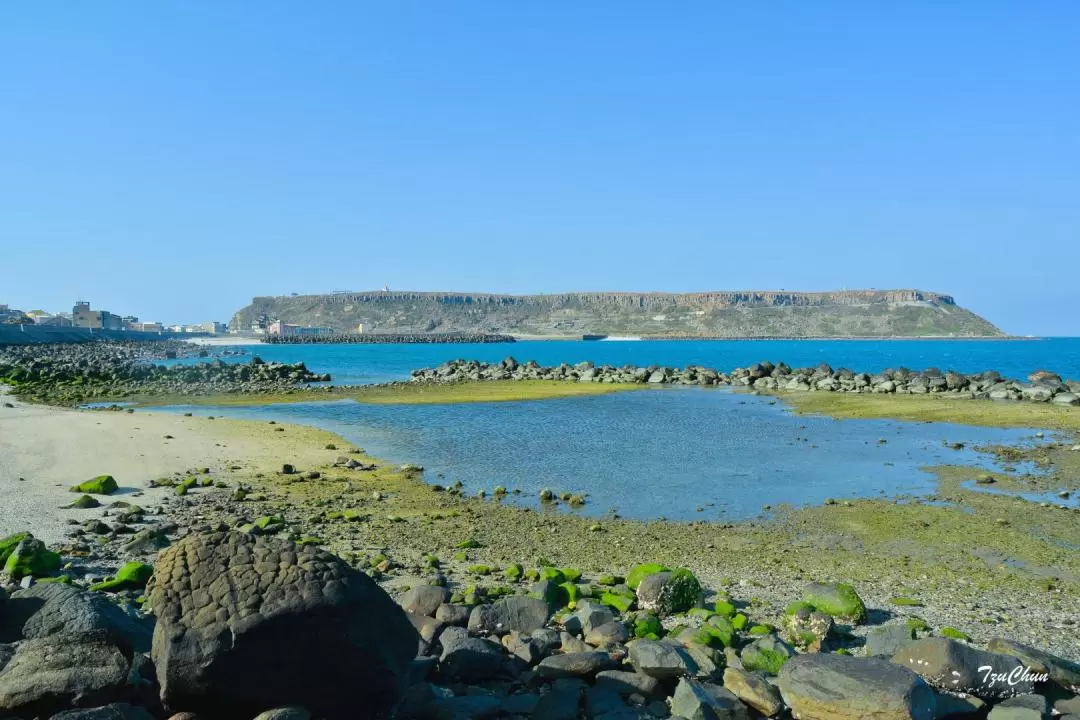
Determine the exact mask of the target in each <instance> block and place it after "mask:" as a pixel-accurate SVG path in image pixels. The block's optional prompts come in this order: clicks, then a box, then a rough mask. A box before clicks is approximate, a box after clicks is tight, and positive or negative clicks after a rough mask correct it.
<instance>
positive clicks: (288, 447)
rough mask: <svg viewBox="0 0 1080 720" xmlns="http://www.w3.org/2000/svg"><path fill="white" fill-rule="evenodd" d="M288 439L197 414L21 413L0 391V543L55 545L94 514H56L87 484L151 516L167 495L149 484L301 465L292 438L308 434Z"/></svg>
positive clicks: (39, 409) (33, 409)
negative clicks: (24, 536)
mask: <svg viewBox="0 0 1080 720" xmlns="http://www.w3.org/2000/svg"><path fill="white" fill-rule="evenodd" d="M2 403H10V404H12V405H14V407H11V408H9V407H4V406H3V405H2ZM279 427H280V426H279ZM290 430H292V432H289V433H288V437H287V438H286V437H285V435H286V433H285V432H281V433H276V432H272V428H271V427H270V426H268V425H265V424H261V423H250V422H220V421H217V420H210V419H208V416H207V415H205V414H204V415H202V416H200V417H183V416H182V415H175V414H169V413H149V412H144V411H139V412H136V413H132V414H129V413H126V412H107V411H88V410H70V409H62V408H54V407H46V406H40V405H28V404H26V403H21V402H19V401H18V400H16V399H15V398H13V397H11V396H10V395H9V394H7V389H6V388H2V387H0V537H4V536H6V535H9V534H11V533H14V532H18V531H22V530H29V531H30V532H32V533H33V534H34V535H35V536H37V537H39V538H41V539H42V540H44V541H45V542H46V543H49V544H52V543H57V542H60V541H62V540H63V539H64V533H65V531H66V530H67V529H68V522H67V521H68V519H69V518H77V519H79V520H80V521H81V520H86V519H87V518H88V517H89V514H100V513H101V512H102V510H93V511H87V510H68V509H64V508H63V506H65V505H67V504H69V503H70V502H71V501H72V500H74V499H75V498H77V497H78V495H76V494H74V493H72V492H70V491H69V490H68V488H70V487H71V486H72V485H75V484H77V483H80V482H83V481H85V480H89V479H90V478H92V477H94V476H96V475H102V474H108V475H112V476H113V477H115V478H116V481H117V483H119V485H120V488H121V489H120V491H118V492H117V493H115V494H114V495H113V496H111V499H112V500H126V501H129V502H135V503H137V504H139V505H143V506H152V505H154V504H156V503H157V502H159V501H160V500H161V499H163V498H164V497H165V496H166V495H167V494H170V493H172V489H171V488H150V487H148V484H149V482H150V481H151V480H153V479H154V478H158V477H162V476H165V475H171V474H173V473H183V472H188V471H192V470H195V469H198V468H204V467H206V468H210V469H211V472H212V473H214V474H217V473H224V472H225V471H227V470H228V469H229V468H230V467H233V466H240V467H242V468H243V469H244V470H246V471H250V472H258V471H261V470H263V469H265V468H267V467H269V466H271V465H272V464H273V463H274V462H275V461H277V462H278V463H280V458H281V456H282V455H285V454H287V455H288V456H289V457H292V456H294V455H296V454H298V453H299V454H300V455H302V454H303V452H304V450H303V448H304V446H305V444H304V443H302V442H298V440H299V438H298V437H297V433H298V432H299V433H301V434H303V433H304V432H315V431H309V430H307V429H303V428H300V429H296V428H290ZM166 435H169V436H171V438H170V439H166V437H165V436H166ZM308 444H309V445H310V444H311V443H308Z"/></svg>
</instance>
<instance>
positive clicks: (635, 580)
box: [626, 563, 671, 590]
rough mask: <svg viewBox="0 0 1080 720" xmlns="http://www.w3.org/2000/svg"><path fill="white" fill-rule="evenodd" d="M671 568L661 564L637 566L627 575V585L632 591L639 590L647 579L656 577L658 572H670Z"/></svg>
mask: <svg viewBox="0 0 1080 720" xmlns="http://www.w3.org/2000/svg"><path fill="white" fill-rule="evenodd" d="M670 570H671V568H669V567H667V566H666V565H661V564H660V563H645V564H644V565H637V566H636V567H634V568H632V569H631V570H630V572H628V573H627V574H626V584H627V585H628V586H629V587H630V589H631V590H637V588H638V585H640V584H641V581H642V580H644V579H645V578H647V577H648V576H649V575H655V574H656V573H658V572H670Z"/></svg>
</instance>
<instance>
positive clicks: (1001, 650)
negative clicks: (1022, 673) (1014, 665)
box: [986, 638, 1080, 694]
mask: <svg viewBox="0 0 1080 720" xmlns="http://www.w3.org/2000/svg"><path fill="white" fill-rule="evenodd" d="M986 649H987V650H988V651H990V652H993V653H998V654H1000V655H1010V656H1012V657H1015V658H1018V659H1019V660H1020V662H1022V663H1023V664H1024V665H1025V666H1026V668H1027V669H1028V670H1029V671H1030V672H1031V673H1036V674H1046V675H1049V676H1050V679H1051V680H1053V681H1054V682H1056V683H1057V684H1058V685H1060V686H1061V687H1063V688H1065V689H1066V690H1068V691H1069V692H1073V693H1077V694H1080V664H1077V663H1074V662H1072V661H1069V660H1066V659H1065V658H1060V657H1058V656H1057V655H1051V654H1050V653H1048V652H1045V651H1043V650H1038V649H1036V648H1033V647H1031V646H1030V645H1023V644H1021V643H1018V642H1014V641H1012V640H1006V639H1004V638H994V639H993V640H991V641H990V642H989V643H987V645H986Z"/></svg>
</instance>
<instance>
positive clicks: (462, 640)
mask: <svg viewBox="0 0 1080 720" xmlns="http://www.w3.org/2000/svg"><path fill="white" fill-rule="evenodd" d="M439 644H441V645H442V649H443V650H442V655H441V656H440V657H439V672H440V673H441V674H443V675H445V676H446V677H447V678H450V679H454V680H461V681H463V682H482V681H484V680H491V679H493V678H497V677H502V676H504V675H506V674H508V672H509V668H508V666H507V663H506V656H505V654H504V653H503V651H502V648H501V647H499V646H498V645H496V644H495V643H493V642H491V641H490V640H485V639H483V638H475V637H471V636H470V635H469V631H468V630H466V629H465V628H460V627H448V628H445V629H444V630H443V631H442V634H441V635H439Z"/></svg>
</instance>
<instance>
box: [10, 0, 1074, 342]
mask: <svg viewBox="0 0 1080 720" xmlns="http://www.w3.org/2000/svg"><path fill="white" fill-rule="evenodd" d="M1078 38H1080V2H1076V1H1075V0H1060V1H1059V2H1051V1H1046V2H1043V1H1040V0H1032V1H1031V2H1020V1H1017V0H1009V1H1008V2H1005V1H1000V2H998V1H994V0H968V1H967V2H964V1H963V0H957V1H955V2H947V3H943V2H938V1H937V0H924V1H922V2H918V1H915V2H894V3H884V2H865V0H852V1H851V2H838V1H837V2H830V1H828V0H823V1H822V2H802V1H795V0H789V1H787V2H784V1H779V2H743V3H733V2H732V3H729V2H715V1H714V0H709V1H707V2H678V3H669V2H658V1H655V2H648V3H645V2H633V1H631V0H609V1H600V0H598V1H590V2H576V1H571V0H553V1H552V2H540V1H539V0H537V1H531V0H523V1H521V2H517V1H514V2H508V1H506V0H491V1H489V2H481V1H479V0H478V1H471V0H462V1H460V2H458V1H453V2H442V1H436V0H428V1H427V2H410V1H408V0H395V1H393V2H390V1H386V2H361V1H359V0H349V1H347V2H346V1H343V2H330V1H324V2H318V1H317V2H311V3H300V2H292V1H290V2H275V1H271V0H251V1H250V2H229V1H227V0H201V1H195V2H188V1H184V2H179V1H177V2H136V1H134V0H132V1H131V2H109V1H108V0H96V1H95V2H81V3H75V2H68V3H64V2H35V1H34V0H21V1H20V0H12V1H11V2H5V3H2V4H0V303H3V302H8V303H10V304H12V305H13V306H15V307H20V308H22V309H36V308H43V309H46V310H53V311H55V310H61V309H70V306H71V303H72V301H73V300H75V299H76V298H79V297H81V298H84V299H88V300H90V301H92V302H93V304H94V306H95V307H104V308H105V309H108V310H112V311H113V312H117V313H121V314H129V313H133V314H137V315H139V316H141V317H142V318H144V319H157V320H163V321H169V322H195V321H202V320H207V319H222V320H227V319H228V318H229V316H230V315H231V314H232V313H233V312H234V311H235V310H237V309H238V308H240V307H241V306H243V305H245V304H246V303H247V302H248V301H249V299H250V298H251V296H253V295H272V294H287V293H289V292H299V293H308V292H321V291H330V290H339V289H354V290H360V289H372V288H377V287H381V286H382V285H383V284H385V283H389V284H390V286H391V287H393V288H396V289H413V290H462V291H496V292H513V293H534V292H557V291H571V290H639V291H646V290H655V291H697V290H717V289H777V288H785V289H788V290H796V289H803V290H825V289H833V288H841V287H848V288H855V287H877V288H886V287H918V288H922V289H926V290H935V291H939V292H947V293H951V294H953V295H954V296H955V297H956V298H957V301H958V302H959V303H960V304H962V305H965V306H967V307H969V308H971V309H973V310H975V311H976V312H979V313H981V314H983V315H985V316H986V317H988V318H989V319H990V320H992V321H994V322H996V323H997V324H998V325H1000V326H1001V327H1002V328H1003V329H1005V330H1007V331H1010V332H1013V333H1020V334H1027V333H1032V334H1071V335H1080V283H1078V282H1077V279H1078V276H1080V39H1078Z"/></svg>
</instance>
